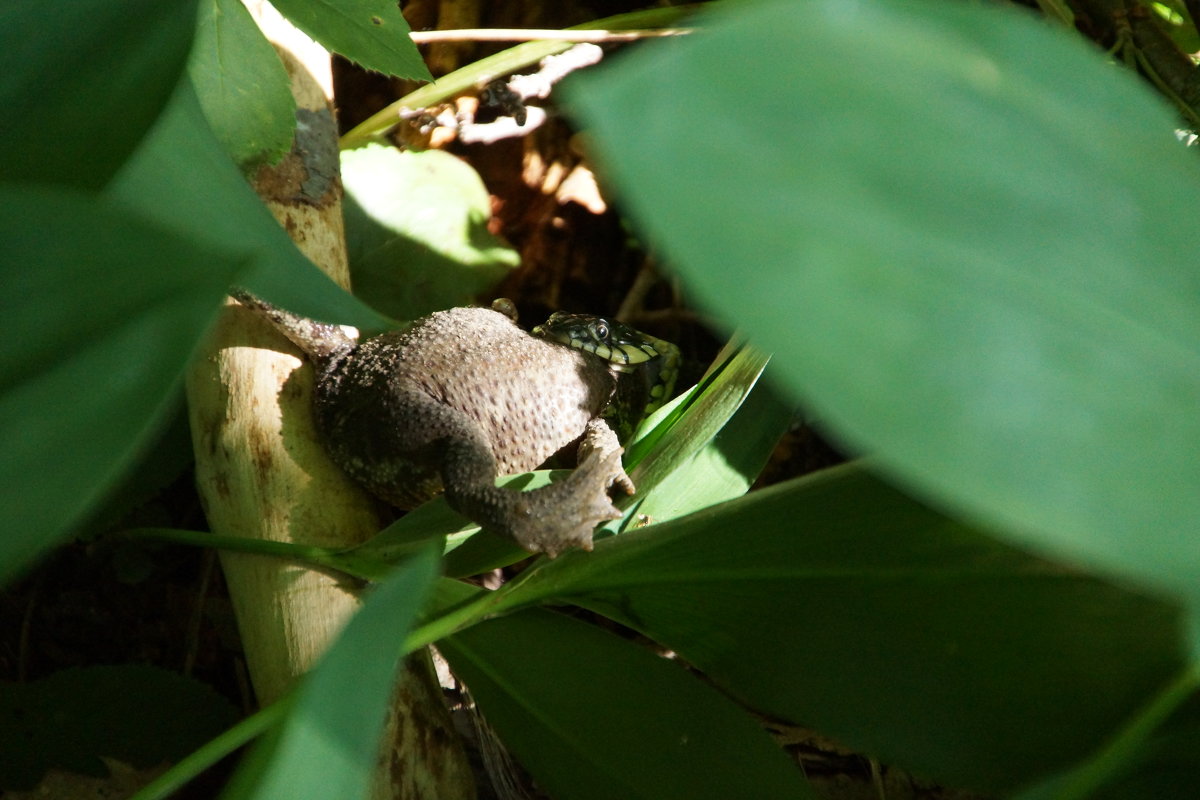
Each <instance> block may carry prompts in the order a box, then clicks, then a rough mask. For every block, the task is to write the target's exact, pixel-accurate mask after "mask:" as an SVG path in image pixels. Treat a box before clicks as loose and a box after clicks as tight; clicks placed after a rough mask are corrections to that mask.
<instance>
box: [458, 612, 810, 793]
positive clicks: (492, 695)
mask: <svg viewBox="0 0 1200 800" xmlns="http://www.w3.org/2000/svg"><path fill="white" fill-rule="evenodd" d="M439 648H440V649H441V651H442V653H443V654H444V655H445V656H446V658H447V660H448V661H449V662H450V665H451V666H452V667H453V668H454V672H455V674H456V675H459V676H460V677H462V678H463V680H464V681H465V682H466V684H467V687H468V688H469V689H470V691H471V694H472V696H474V698H475V699H476V700H477V701H478V702H479V707H480V709H481V710H482V711H483V713H484V715H485V718H486V719H487V720H488V722H489V723H491V725H492V727H494V728H495V729H496V732H497V733H499V734H500V737H501V739H502V740H503V741H504V743H505V745H506V746H507V747H508V748H509V749H511V750H512V752H513V753H514V754H515V755H516V756H517V757H518V758H519V759H520V760H521V762H522V763H523V764H524V765H525V767H526V768H527V769H528V770H529V771H530V773H531V774H532V775H533V777H534V778H535V779H536V780H537V782H538V784H539V785H540V786H542V787H544V788H545V789H546V790H547V791H548V792H549V793H550V794H551V795H552V796H553V797H554V798H556V800H587V799H589V798H594V800H612V798H616V797H620V798H628V799H629V800H635V799H636V798H654V800H669V799H670V798H680V800H684V798H686V799H687V800H704V799H705V798H713V799H714V800H717V798H720V799H721V800H724V798H730V797H753V798H762V800H767V798H776V797H793V798H804V797H811V794H810V793H809V792H808V790H807V786H806V785H805V782H804V780H803V778H802V776H801V773H800V770H799V768H797V767H796V766H795V765H794V764H792V763H790V762H789V760H788V759H787V757H786V756H784V754H783V753H782V752H781V751H780V750H779V748H778V747H777V746H776V745H775V744H774V743H773V742H772V741H771V740H770V739H769V738H768V737H767V735H766V733H765V732H763V730H762V729H761V728H760V727H759V726H758V725H757V724H756V723H755V722H753V721H752V720H751V719H750V717H749V716H748V715H747V714H746V713H745V712H744V711H742V710H741V709H739V708H738V707H737V706H736V705H734V704H733V703H732V702H731V701H729V700H728V699H727V698H725V697H723V696H722V695H721V694H720V693H718V692H716V691H715V690H713V689H712V688H711V687H709V686H707V685H705V684H704V683H703V682H702V681H700V680H698V679H697V678H696V677H695V676H693V675H690V674H688V672H687V671H686V670H684V669H683V668H682V667H681V666H680V665H678V664H675V663H672V662H670V661H667V660H666V659H663V658H660V657H658V656H656V655H654V654H653V653H651V652H650V651H649V650H646V649H645V648H643V647H640V646H638V645H635V644H633V643H632V642H629V641H626V640H624V639H621V638H619V637H617V636H615V635H613V634H611V633H607V632H605V631H602V630H600V629H598V628H596V627H594V626H591V625H587V624H585V623H582V622H578V621H576V620H572V619H569V618H567V617H563V616H560V615H558V614H554V613H551V612H549V611H541V610H537V609H531V610H528V611H523V612H521V613H518V614H514V615H512V616H509V617H504V618H501V619H496V620H491V621H488V622H484V623H481V624H479V625H477V626H475V627H473V628H470V629H468V630H466V631H463V632H461V633H457V634H455V635H453V636H451V637H449V638H446V639H443V640H442V641H441V642H440V643H439Z"/></svg>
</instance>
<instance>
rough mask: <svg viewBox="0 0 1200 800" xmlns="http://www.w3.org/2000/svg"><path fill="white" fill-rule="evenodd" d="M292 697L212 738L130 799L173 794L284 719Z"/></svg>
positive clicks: (155, 798) (148, 799) (153, 799)
mask: <svg viewBox="0 0 1200 800" xmlns="http://www.w3.org/2000/svg"><path fill="white" fill-rule="evenodd" d="M290 698H291V695H290V694H289V695H287V696H285V697H284V698H282V699H281V700H279V701H277V702H275V703H272V704H271V705H269V706H267V707H266V708H264V709H261V710H259V711H257V712H255V713H253V714H251V715H250V716H248V717H246V718H245V719H243V720H242V721H241V722H239V723H237V724H236V725H234V726H233V727H232V728H230V729H229V730H227V731H225V732H224V733H222V734H220V735H219V736H217V737H216V738H214V739H210V740H209V741H208V742H206V743H204V744H203V745H201V746H200V747H199V748H197V749H196V750H194V751H193V752H191V753H189V754H188V755H186V756H184V757H183V758H182V759H181V760H180V761H179V762H177V763H176V764H175V765H174V766H172V767H171V768H170V769H168V770H167V771H166V772H164V773H163V774H162V775H159V776H158V777H157V778H155V779H154V780H153V781H151V782H150V783H148V784H147V785H146V786H144V787H142V789H141V790H140V791H139V792H138V793H137V794H135V795H134V796H133V797H132V798H130V800H160V798H165V797H169V796H171V795H172V794H174V793H175V792H177V791H178V790H179V789H180V788H181V787H182V786H183V785H184V784H185V783H187V782H188V781H190V780H192V779H194V778H195V777H196V776H197V775H199V774H200V773H201V772H203V771H204V770H206V769H208V768H209V767H211V766H212V765H213V764H215V763H217V762H218V761H220V760H221V759H222V758H224V757H225V756H227V755H229V754H230V753H232V752H233V751H234V750H237V749H238V748H239V747H242V746H243V745H245V744H246V743H247V742H249V741H250V740H252V739H254V738H255V737H257V736H259V735H261V734H262V733H264V732H265V731H266V730H267V729H268V728H270V727H271V726H272V725H275V724H277V723H278V722H279V721H280V720H282V719H283V717H284V715H285V714H286V713H287V711H288V708H289V707H290V706H291V702H290Z"/></svg>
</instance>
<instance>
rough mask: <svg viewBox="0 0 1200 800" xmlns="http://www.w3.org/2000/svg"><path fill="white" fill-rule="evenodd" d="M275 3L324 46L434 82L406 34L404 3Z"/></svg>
mask: <svg viewBox="0 0 1200 800" xmlns="http://www.w3.org/2000/svg"><path fill="white" fill-rule="evenodd" d="M274 5H275V7H276V8H278V9H279V11H280V12H281V13H282V14H283V15H284V16H285V17H287V18H288V19H289V20H291V22H292V23H293V24H294V25H295V26H296V27H297V28H299V29H300V30H302V31H304V32H305V33H307V34H308V35H309V36H311V37H312V38H313V39H315V40H317V41H318V42H320V43H321V44H323V45H324V46H325V47H326V48H328V49H329V50H332V51H334V52H335V53H340V54H341V55H343V56H345V57H346V58H348V59H350V60H351V61H356V62H358V63H359V64H362V65H363V66H364V67H366V68H367V69H373V70H376V71H377V72H385V73H387V74H389V75H395V76H397V77H400V78H415V79H417V80H433V76H432V75H430V74H429V69H428V68H427V67H426V66H425V62H424V61H423V60H422V59H421V54H420V53H419V52H417V46H416V45H414V44H413V43H412V40H411V39H409V38H408V34H409V27H408V23H407V22H405V21H404V17H402V16H400V5H399V4H398V3H395V2H393V1H392V0H276V1H275V3H274Z"/></svg>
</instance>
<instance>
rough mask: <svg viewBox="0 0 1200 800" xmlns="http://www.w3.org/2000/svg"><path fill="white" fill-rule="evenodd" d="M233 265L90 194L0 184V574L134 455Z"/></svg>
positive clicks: (65, 523) (80, 509)
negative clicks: (2, 335) (1, 333)
mask: <svg viewBox="0 0 1200 800" xmlns="http://www.w3.org/2000/svg"><path fill="white" fill-rule="evenodd" d="M239 266H240V264H239V262H238V261H237V260H236V259H235V258H234V257H232V256H229V255H228V254H227V253H225V252H224V251H221V250H218V249H216V248H215V247H202V246H201V245H199V244H197V243H196V242H194V241H191V240H188V239H184V238H182V237H180V236H177V235H175V234H174V233H170V232H167V231H165V230H163V229H160V228H157V227H154V226H152V225H150V224H149V223H147V222H145V221H143V220H142V219H140V218H138V217H136V216H134V215H132V214H130V213H129V212H127V211H124V210H118V209H112V208H109V207H107V206H105V205H104V204H103V203H102V202H101V201H100V200H98V199H95V198H93V197H90V196H89V197H85V196H82V195H78V194H76V193H74V192H66V191H54V190H50V189H43V188H37V187H33V186H18V185H9V184H0V272H2V274H3V279H2V283H3V285H4V287H5V291H4V292H3V294H2V295H0V319H3V320H4V324H5V328H6V330H7V331H8V333H7V336H6V340H5V341H6V342H7V345H6V346H5V347H4V348H3V349H0V453H3V454H4V457H3V458H0V509H2V514H3V520H2V523H0V526H2V527H3V530H4V531H5V535H4V536H3V537H0V578H3V577H7V576H9V575H11V574H12V573H13V572H14V571H15V570H17V569H19V568H20V567H21V566H22V565H24V564H26V563H27V562H28V561H29V560H30V559H31V558H32V557H33V556H34V554H35V553H37V552H38V551H39V550H40V549H42V548H44V547H47V546H49V545H50V544H51V543H52V542H53V541H54V538H55V537H56V536H57V535H60V534H61V533H62V532H63V531H64V530H65V529H67V528H68V527H69V526H70V525H71V524H72V523H74V522H77V521H78V520H79V518H80V517H81V515H82V514H83V513H84V512H85V511H86V510H87V509H88V508H89V507H91V506H92V505H93V504H94V503H95V502H96V501H97V500H99V499H101V497H102V496H103V494H104V492H105V491H106V490H107V489H108V488H109V487H110V486H111V485H112V484H113V482H114V481H115V480H116V479H117V478H118V477H119V475H120V473H121V471H122V470H123V469H124V468H125V467H127V466H128V465H129V464H130V463H131V462H132V461H133V459H134V458H135V457H136V456H137V454H138V448H139V446H140V444H141V443H142V442H144V441H146V439H147V437H148V436H149V435H150V434H151V433H152V432H153V430H154V427H155V425H156V423H157V422H158V421H159V418H160V415H161V412H162V411H163V409H164V408H165V407H166V406H167V405H168V403H169V401H170V399H171V395H170V390H171V387H172V386H173V385H174V384H175V382H176V380H177V379H178V378H179V376H180V375H181V374H182V371H183V367H184V365H185V363H186V362H187V358H188V355H189V354H190V352H191V350H192V348H193V347H194V345H195V343H196V341H197V340H198V339H199V337H200V335H201V334H202V333H203V331H204V329H205V327H206V325H207V324H208V322H209V319H210V318H211V316H212V314H213V311H214V310H215V309H216V308H217V300H218V298H219V297H220V295H221V293H222V292H223V291H224V288H225V287H226V286H227V285H228V283H229V281H230V280H231V279H232V278H233V276H234V274H235V270H236V269H237V268H238V267H239Z"/></svg>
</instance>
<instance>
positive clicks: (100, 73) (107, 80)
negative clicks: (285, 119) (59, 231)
mask: <svg viewBox="0 0 1200 800" xmlns="http://www.w3.org/2000/svg"><path fill="white" fill-rule="evenodd" d="M195 23H196V4H195V2H194V0H174V1H173V2H162V0H128V2H120V3H114V2H111V0H78V2H70V3H52V4H46V3H44V2H40V0H5V2H4V3H3V4H0V108H3V109H4V120H5V121H4V124H3V125H0V153H3V154H4V157H3V158H2V159H0V180H6V181H39V182H48V183H59V184H67V185H71V186H77V187H83V188H90V189H96V188H99V187H101V186H103V185H104V184H105V183H106V182H107V181H108V179H109V178H110V177H112V175H113V173H114V172H116V170H117V168H118V167H120V165H121V163H122V162H124V161H125V159H126V158H127V157H128V156H129V154H130V153H131V152H133V150H134V148H135V147H137V143H138V141H139V140H140V139H141V138H142V136H143V134H145V132H146V130H147V129H148V128H149V127H150V125H151V124H152V123H153V122H154V119H155V118H156V117H157V116H158V114H159V112H160V111H161V110H162V108H163V106H164V105H165V104H166V102H167V98H168V97H170V95H171V91H172V89H173V88H174V87H175V84H176V83H178V81H179V76H180V73H181V72H182V70H183V67H184V63H185V62H186V60H187V54H188V48H189V47H190V46H191V41H192V30H193V28H194V26H195Z"/></svg>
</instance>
